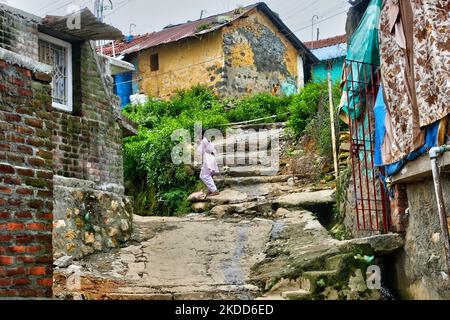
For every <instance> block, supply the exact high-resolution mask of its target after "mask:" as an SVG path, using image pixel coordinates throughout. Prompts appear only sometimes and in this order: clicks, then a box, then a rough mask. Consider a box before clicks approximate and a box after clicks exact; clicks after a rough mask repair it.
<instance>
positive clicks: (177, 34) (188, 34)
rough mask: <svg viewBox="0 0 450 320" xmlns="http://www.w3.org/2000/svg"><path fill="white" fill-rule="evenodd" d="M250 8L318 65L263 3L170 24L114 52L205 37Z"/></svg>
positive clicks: (119, 45)
mask: <svg viewBox="0 0 450 320" xmlns="http://www.w3.org/2000/svg"><path fill="white" fill-rule="evenodd" d="M253 9H259V10H261V11H262V12H264V13H265V14H266V15H267V16H268V17H269V18H270V19H271V20H272V22H273V23H274V24H275V25H276V26H277V27H278V28H279V29H280V30H284V32H285V35H286V38H287V39H288V40H289V41H291V42H292V44H293V45H294V46H295V47H296V48H297V50H299V51H301V52H304V53H305V55H306V56H307V58H308V60H309V61H310V62H317V58H316V57H315V56H314V55H313V54H312V53H311V51H310V50H309V49H308V48H307V47H306V46H305V45H304V44H303V43H302V42H301V41H300V40H299V39H298V38H297V36H295V34H294V33H293V32H292V31H290V30H289V28H288V27H287V26H286V25H285V24H284V23H283V22H282V21H281V19H280V18H279V16H278V15H277V14H276V13H274V12H273V11H272V10H271V9H270V8H269V7H268V6H267V5H266V4H265V3H263V2H260V3H256V4H253V5H249V6H246V7H242V8H237V9H235V10H232V11H229V12H225V13H222V14H218V15H214V16H211V17H207V18H204V19H200V20H196V21H188V22H186V23H182V24H178V25H170V26H167V27H166V28H164V29H163V30H161V31H158V32H152V33H147V34H144V35H139V36H136V37H134V39H132V40H131V41H129V42H127V41H126V40H123V41H120V42H116V43H115V46H114V52H115V54H116V55H126V54H131V53H135V52H138V51H141V50H145V49H149V48H152V47H156V46H159V45H162V44H167V43H171V42H176V41H180V40H182V39H187V38H193V37H198V36H201V35H204V34H208V33H210V32H213V31H216V30H219V29H221V28H223V27H224V26H226V25H229V24H230V23H232V22H234V21H236V20H238V19H241V18H245V17H246V16H247V15H248V13H249V12H250V11H251V10H253ZM103 54H105V55H113V47H112V45H111V44H109V45H107V46H105V47H103Z"/></svg>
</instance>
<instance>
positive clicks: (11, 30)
mask: <svg viewBox="0 0 450 320" xmlns="http://www.w3.org/2000/svg"><path fill="white" fill-rule="evenodd" d="M38 20H39V18H38V17H34V16H32V15H30V14H28V13H26V12H23V11H20V10H17V9H14V8H11V7H8V6H6V5H4V4H1V3H0V48H3V49H6V50H9V51H12V52H15V53H19V54H21V55H24V56H27V57H30V58H32V59H37V58H38V28H37V23H38Z"/></svg>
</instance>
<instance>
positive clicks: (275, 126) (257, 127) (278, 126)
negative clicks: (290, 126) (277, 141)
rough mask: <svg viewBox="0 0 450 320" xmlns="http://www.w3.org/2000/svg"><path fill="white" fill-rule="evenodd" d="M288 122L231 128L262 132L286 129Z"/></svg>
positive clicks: (242, 125)
mask: <svg viewBox="0 0 450 320" xmlns="http://www.w3.org/2000/svg"><path fill="white" fill-rule="evenodd" d="M286 125H287V123H286V122H274V123H259V124H241V125H235V126H233V125H232V126H231V128H233V129H243V130H249V129H254V130H261V129H269V130H270V129H284V128H285V127H286Z"/></svg>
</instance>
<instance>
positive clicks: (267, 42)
mask: <svg viewBox="0 0 450 320" xmlns="http://www.w3.org/2000/svg"><path fill="white" fill-rule="evenodd" d="M103 50H104V51H103V53H104V54H107V55H111V56H113V55H114V56H123V57H124V60H126V61H128V62H131V63H133V64H134V65H135V67H136V70H137V71H136V72H135V73H134V74H133V76H132V78H131V76H130V80H128V81H120V80H118V79H116V82H117V88H118V89H119V90H122V89H123V88H122V86H126V88H125V92H129V91H131V92H132V93H144V94H147V95H149V96H153V97H159V98H169V97H170V96H171V95H172V94H173V93H174V92H176V90H178V89H187V88H190V87H192V86H194V85H197V84H201V85H205V86H207V87H209V88H210V89H213V90H214V91H215V92H216V93H217V94H218V95H219V96H221V97H240V96H245V95H250V94H254V93H258V92H271V91H272V90H273V88H274V86H275V87H281V88H285V87H286V85H288V86H290V88H292V87H293V86H295V87H296V88H297V89H298V88H301V87H303V85H304V83H305V81H307V80H309V77H310V75H309V72H308V70H309V65H311V64H313V63H315V62H318V60H317V58H316V57H315V56H314V55H313V54H312V53H311V52H310V51H309V49H308V48H307V47H306V46H305V45H304V44H303V43H302V42H301V41H300V40H299V39H298V38H297V37H296V36H295V35H294V33H293V32H292V31H290V30H289V29H288V27H287V26H286V25H285V24H284V23H283V22H282V21H281V20H280V18H279V17H278V15H277V14H276V13H274V12H273V11H272V10H271V9H270V8H269V7H268V6H267V5H266V4H265V3H257V4H254V5H251V6H248V7H243V8H238V9H236V10H233V11H231V12H227V13H224V14H221V15H216V16H212V17H208V18H205V19H201V20H197V21H191V22H187V23H184V24H180V25H171V26H167V27H166V28H164V29H163V30H162V31H159V32H154V33H149V34H146V35H142V36H137V37H134V38H133V39H131V40H130V41H123V42H119V43H117V42H116V43H115V45H114V47H113V46H112V45H110V46H107V47H105V48H103ZM130 87H131V88H130ZM121 88H122V89H121Z"/></svg>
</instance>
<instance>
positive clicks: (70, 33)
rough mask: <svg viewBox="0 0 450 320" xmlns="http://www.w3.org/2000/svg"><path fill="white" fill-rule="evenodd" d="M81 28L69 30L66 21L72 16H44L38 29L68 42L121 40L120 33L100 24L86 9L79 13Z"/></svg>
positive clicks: (111, 27) (109, 26) (107, 25)
mask: <svg viewBox="0 0 450 320" xmlns="http://www.w3.org/2000/svg"><path fill="white" fill-rule="evenodd" d="M79 13H80V18H81V20H80V21H81V28H79V29H77V28H75V29H71V28H69V26H68V23H67V21H68V19H70V17H71V16H72V15H73V14H70V15H67V16H64V17H61V16H46V17H45V18H43V19H42V25H40V26H39V29H40V30H41V31H42V32H45V33H49V34H54V35H55V36H59V37H61V38H66V39H68V40H73V41H76V40H78V41H79V40H117V39H122V38H123V34H122V32H121V31H120V30H119V29H117V28H115V27H113V26H111V25H109V24H106V23H103V22H100V21H99V20H98V19H97V18H96V17H95V15H94V14H93V13H92V12H91V11H90V10H89V9H88V8H84V9H82V10H81V11H80V12H79Z"/></svg>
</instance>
